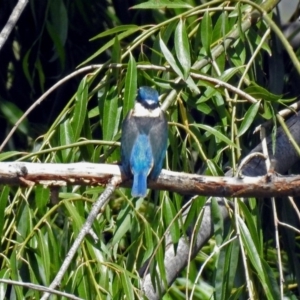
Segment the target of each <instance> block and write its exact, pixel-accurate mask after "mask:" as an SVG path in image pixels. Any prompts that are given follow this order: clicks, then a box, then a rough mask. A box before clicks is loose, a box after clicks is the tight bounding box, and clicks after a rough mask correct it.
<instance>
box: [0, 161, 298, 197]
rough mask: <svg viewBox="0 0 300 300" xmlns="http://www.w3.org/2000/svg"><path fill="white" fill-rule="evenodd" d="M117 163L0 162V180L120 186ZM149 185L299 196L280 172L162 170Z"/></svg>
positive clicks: (218, 193)
mask: <svg viewBox="0 0 300 300" xmlns="http://www.w3.org/2000/svg"><path fill="white" fill-rule="evenodd" d="M121 170H122V169H121V167H120V166H118V165H110V164H92V163H72V164H43V163H20V162H2V163H0V184H1V183H2V184H19V185H27V186H31V185H34V184H43V185H46V186H65V185H67V184H68V185H71V184H72V185H75V184H76V185H106V184H108V182H109V181H110V179H111V178H112V177H113V176H120V177H122V179H123V182H122V183H121V184H120V186H122V187H130V186H131V184H132V182H131V180H130V179H128V180H127V179H126V177H125V175H124V174H122V173H121ZM149 188H151V189H157V190H168V191H172V192H178V193H181V194H194V195H204V196H219V197H271V196H272V197H277V196H278V197H279V196H299V195H300V176H285V177H284V176H280V175H277V174H275V173H271V174H267V175H263V176H257V177H249V176H239V177H226V176H225V177H213V176H202V175H197V174H186V173H179V172H171V171H167V170H163V171H162V173H161V175H160V176H159V178H158V180H157V181H156V182H149Z"/></svg>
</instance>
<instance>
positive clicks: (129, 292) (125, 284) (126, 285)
mask: <svg viewBox="0 0 300 300" xmlns="http://www.w3.org/2000/svg"><path fill="white" fill-rule="evenodd" d="M120 276H121V280H122V289H123V292H124V294H125V296H126V297H125V298H126V299H135V297H134V296H135V294H134V290H133V288H134V286H133V285H132V283H131V281H130V278H129V276H128V272H121V273H120Z"/></svg>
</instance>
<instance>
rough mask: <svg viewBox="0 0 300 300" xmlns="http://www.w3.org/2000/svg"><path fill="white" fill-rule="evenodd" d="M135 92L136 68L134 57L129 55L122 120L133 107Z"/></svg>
mask: <svg viewBox="0 0 300 300" xmlns="http://www.w3.org/2000/svg"><path fill="white" fill-rule="evenodd" d="M136 91H137V68H136V62H135V59H134V57H133V56H132V55H131V54H130V59H129V63H128V68H127V73H126V78H125V93H124V104H123V118H124V117H125V116H126V115H127V113H128V111H129V110H130V109H131V108H132V107H133V103H134V100H135V97H136Z"/></svg>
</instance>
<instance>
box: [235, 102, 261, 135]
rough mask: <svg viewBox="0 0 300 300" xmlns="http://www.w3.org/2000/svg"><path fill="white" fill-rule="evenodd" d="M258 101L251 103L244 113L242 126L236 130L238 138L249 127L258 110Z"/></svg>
mask: <svg viewBox="0 0 300 300" xmlns="http://www.w3.org/2000/svg"><path fill="white" fill-rule="evenodd" d="M259 106H260V101H258V102H256V103H253V104H252V105H251V106H250V107H249V109H248V110H247V112H246V113H245V116H244V119H243V121H242V124H241V126H240V128H239V130H238V137H240V136H242V135H243V134H244V133H245V132H246V131H247V130H248V129H249V127H250V126H251V124H252V123H253V120H254V119H255V117H256V115H257V112H258V110H259Z"/></svg>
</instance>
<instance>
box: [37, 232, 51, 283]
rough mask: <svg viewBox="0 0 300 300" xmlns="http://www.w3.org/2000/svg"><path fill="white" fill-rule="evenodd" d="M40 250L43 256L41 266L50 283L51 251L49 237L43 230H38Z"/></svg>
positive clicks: (40, 254) (41, 256)
mask: <svg viewBox="0 0 300 300" xmlns="http://www.w3.org/2000/svg"><path fill="white" fill-rule="evenodd" d="M37 236H38V245H39V247H38V252H39V256H40V258H41V266H40V268H42V272H43V275H44V276H45V280H46V283H47V284H49V283H50V272H51V270H50V268H51V267H50V266H51V260H50V253H49V245H48V238H47V237H46V236H44V235H43V234H42V232H41V230H38V234H37Z"/></svg>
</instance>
